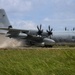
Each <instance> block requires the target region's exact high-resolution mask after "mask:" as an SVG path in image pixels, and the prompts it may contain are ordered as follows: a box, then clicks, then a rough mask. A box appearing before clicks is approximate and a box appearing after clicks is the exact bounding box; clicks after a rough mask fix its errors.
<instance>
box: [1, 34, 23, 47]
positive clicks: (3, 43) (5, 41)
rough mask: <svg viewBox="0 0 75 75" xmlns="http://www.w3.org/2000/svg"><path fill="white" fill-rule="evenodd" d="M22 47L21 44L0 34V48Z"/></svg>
mask: <svg viewBox="0 0 75 75" xmlns="http://www.w3.org/2000/svg"><path fill="white" fill-rule="evenodd" d="M21 45H22V42H21V41H19V40H16V39H13V38H9V37H6V36H5V35H3V34H0V48H15V47H19V46H21Z"/></svg>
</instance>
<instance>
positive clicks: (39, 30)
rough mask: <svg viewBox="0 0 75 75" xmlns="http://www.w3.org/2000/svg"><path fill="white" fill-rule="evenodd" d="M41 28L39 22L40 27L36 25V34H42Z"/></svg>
mask: <svg viewBox="0 0 75 75" xmlns="http://www.w3.org/2000/svg"><path fill="white" fill-rule="evenodd" d="M41 28H42V25H41V24H40V27H39V26H37V29H38V32H37V34H38V35H42V33H43V29H41Z"/></svg>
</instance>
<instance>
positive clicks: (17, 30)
mask: <svg viewBox="0 0 75 75" xmlns="http://www.w3.org/2000/svg"><path fill="white" fill-rule="evenodd" d="M0 30H7V31H8V33H9V34H12V33H20V32H21V33H28V32H29V30H22V29H14V28H10V29H9V28H0Z"/></svg>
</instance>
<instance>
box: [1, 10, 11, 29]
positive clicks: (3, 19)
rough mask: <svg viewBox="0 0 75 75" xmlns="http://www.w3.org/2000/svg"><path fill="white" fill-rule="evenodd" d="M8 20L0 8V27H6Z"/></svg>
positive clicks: (8, 23)
mask: <svg viewBox="0 0 75 75" xmlns="http://www.w3.org/2000/svg"><path fill="white" fill-rule="evenodd" d="M8 26H10V22H9V20H8V18H7V15H6V12H5V10H4V9H0V28H8Z"/></svg>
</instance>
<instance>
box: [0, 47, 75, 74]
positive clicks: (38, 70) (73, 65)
mask: <svg viewBox="0 0 75 75" xmlns="http://www.w3.org/2000/svg"><path fill="white" fill-rule="evenodd" d="M0 75H75V48H73V49H69V48H66V49H62V48H61V49H46V48H40V49H38V48H37V49H36V48H34V49H29V50H28V49H25V50H24V49H23V50H22V49H21V50H20V49H17V50H16V49H14V50H13V49H12V50H11V49H7V50H6V49H4V50H3V49H0Z"/></svg>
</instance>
